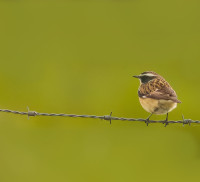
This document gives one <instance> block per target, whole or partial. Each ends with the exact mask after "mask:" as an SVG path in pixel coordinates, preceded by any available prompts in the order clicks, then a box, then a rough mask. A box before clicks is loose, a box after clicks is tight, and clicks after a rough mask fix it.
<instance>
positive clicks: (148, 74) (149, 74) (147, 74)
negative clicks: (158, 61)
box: [140, 73, 155, 76]
mask: <svg viewBox="0 0 200 182" xmlns="http://www.w3.org/2000/svg"><path fill="white" fill-rule="evenodd" d="M140 76H155V75H154V74H152V73H146V74H141V75H140Z"/></svg>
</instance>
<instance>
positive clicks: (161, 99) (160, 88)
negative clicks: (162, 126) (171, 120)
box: [134, 71, 181, 120]
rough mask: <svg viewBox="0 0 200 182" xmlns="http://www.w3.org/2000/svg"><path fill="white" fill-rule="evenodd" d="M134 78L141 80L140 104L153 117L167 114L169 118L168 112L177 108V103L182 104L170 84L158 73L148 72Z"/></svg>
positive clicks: (139, 90)
mask: <svg viewBox="0 0 200 182" xmlns="http://www.w3.org/2000/svg"><path fill="white" fill-rule="evenodd" d="M134 77H136V78H139V79H140V87H139V89H138V96H139V100H140V103H141V105H142V107H143V108H144V109H145V110H146V111H147V112H150V113H151V115H152V114H167V118H168V112H170V111H172V110H173V109H174V108H176V106H177V103H181V102H180V101H179V100H178V99H177V95H176V92H175V91H174V90H173V89H172V87H171V86H170V84H169V83H168V82H167V81H166V80H165V79H164V78H163V77H162V76H160V75H158V74H157V73H155V72H153V71H146V72H143V73H141V74H140V75H139V76H134ZM151 115H150V116H151ZM149 118H150V117H149ZM149 118H148V120H149ZM167 118H166V120H167Z"/></svg>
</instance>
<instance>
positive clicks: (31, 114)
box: [0, 108, 200, 125]
mask: <svg viewBox="0 0 200 182" xmlns="http://www.w3.org/2000/svg"><path fill="white" fill-rule="evenodd" d="M0 112H6V113H12V114H20V115H27V116H28V117H29V116H60V117H72V118H92V119H102V120H108V121H110V124H111V120H120V121H140V122H146V119H142V118H123V117H113V116H111V115H112V112H111V113H110V115H104V116H96V115H77V114H64V113H60V114H57V113H39V112H36V111H29V108H28V112H21V111H13V110H9V109H0ZM149 123H165V124H166V121H165V120H164V121H163V120H160V121H155V120H149ZM169 123H182V124H183V125H184V124H189V125H190V124H191V123H200V121H199V120H191V119H184V116H183V115H182V120H178V121H174V120H169V121H167V124H169Z"/></svg>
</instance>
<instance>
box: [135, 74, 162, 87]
mask: <svg viewBox="0 0 200 182" xmlns="http://www.w3.org/2000/svg"><path fill="white" fill-rule="evenodd" d="M133 77H135V78H138V79H140V83H141V84H142V83H148V82H149V81H151V80H153V79H155V78H157V77H159V75H158V74H157V73H155V72H153V71H145V72H143V73H141V74H140V75H137V76H133Z"/></svg>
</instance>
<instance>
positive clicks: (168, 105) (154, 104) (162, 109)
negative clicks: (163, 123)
mask: <svg viewBox="0 0 200 182" xmlns="http://www.w3.org/2000/svg"><path fill="white" fill-rule="evenodd" d="M139 101H140V104H141V105H142V107H143V108H144V109H145V110H146V111H147V112H150V113H153V114H166V113H168V112H170V111H172V110H173V109H175V108H176V106H177V103H175V102H173V101H171V100H162V99H161V100H156V99H152V98H141V97H139Z"/></svg>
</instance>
